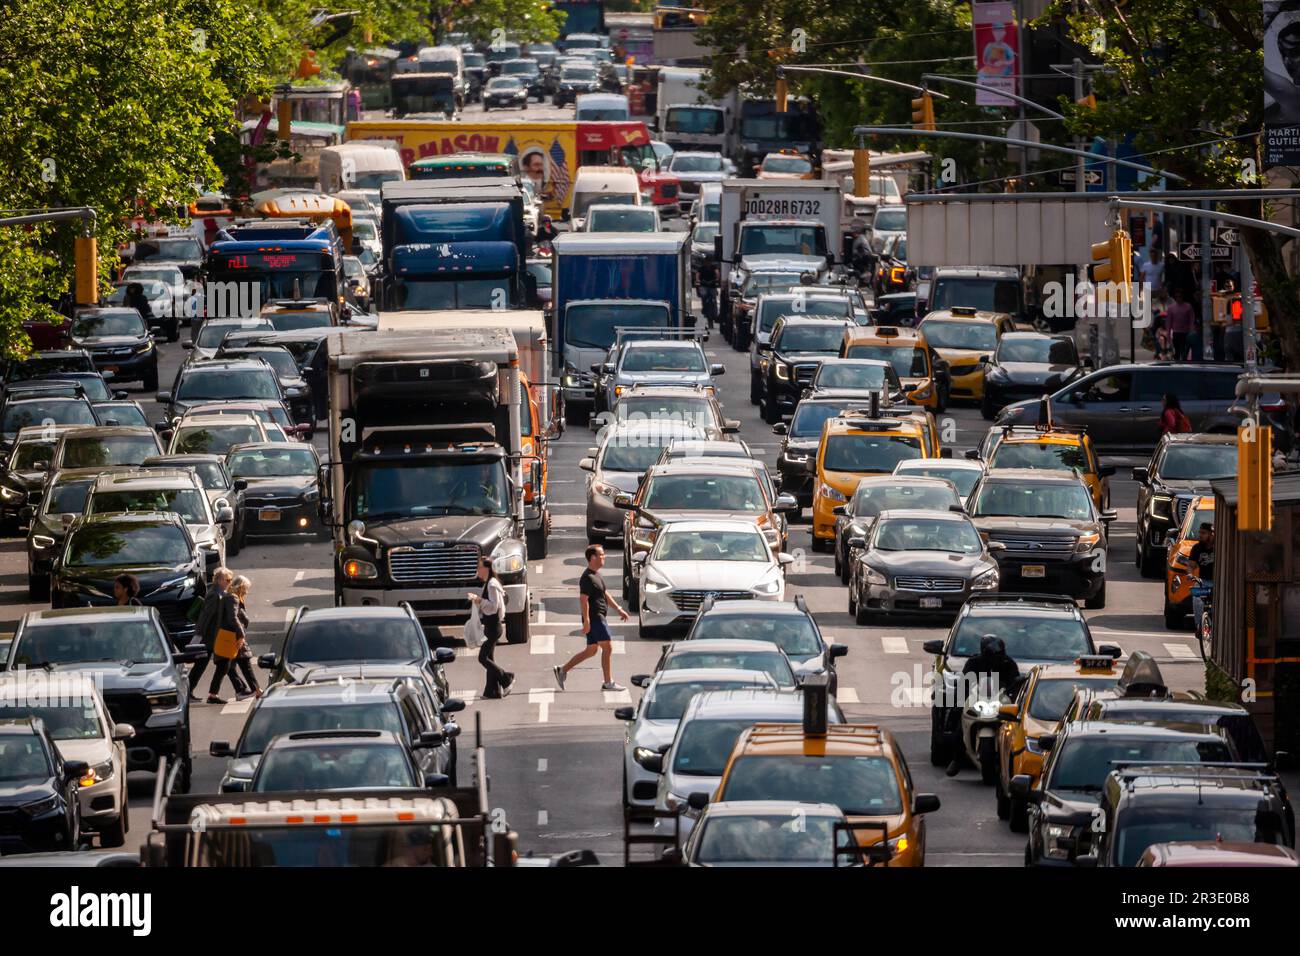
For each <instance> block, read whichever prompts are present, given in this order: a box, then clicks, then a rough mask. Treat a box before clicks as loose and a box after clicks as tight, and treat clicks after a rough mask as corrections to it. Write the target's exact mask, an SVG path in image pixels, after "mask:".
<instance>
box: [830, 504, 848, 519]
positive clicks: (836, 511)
mask: <svg viewBox="0 0 1300 956" xmlns="http://www.w3.org/2000/svg"><path fill="white" fill-rule="evenodd" d="M844 509H845V506H844V505H836V506H835V507H834V508H832V509H831V514H833V515H836V516H838V517H843V516H844V515H846V514H848V512H847V511H845V510H844Z"/></svg>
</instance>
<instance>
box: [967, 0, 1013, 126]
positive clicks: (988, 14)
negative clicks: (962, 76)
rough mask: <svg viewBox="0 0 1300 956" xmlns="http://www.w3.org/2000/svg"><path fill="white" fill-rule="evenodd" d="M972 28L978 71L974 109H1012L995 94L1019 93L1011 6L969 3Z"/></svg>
mask: <svg viewBox="0 0 1300 956" xmlns="http://www.w3.org/2000/svg"><path fill="white" fill-rule="evenodd" d="M971 20H972V23H973V25H974V29H975V63H976V66H977V69H978V72H977V75H976V81H975V82H976V83H978V84H979V86H980V88H979V89H978V90H977V91H976V93H975V103H976V105H977V106H1015V105H1016V104H1015V101H1014V100H1009V99H1007V98H1006V97H1005V96H999V95H998V93H999V92H1002V93H1012V94H1019V92H1020V90H1019V83H1018V82H1017V79H1018V77H1019V74H1020V58H1019V56H1018V55H1017V53H1016V51H1017V50H1018V49H1019V32H1018V31H1019V26H1018V24H1017V23H1016V5H1015V4H1014V3H972V4H971Z"/></svg>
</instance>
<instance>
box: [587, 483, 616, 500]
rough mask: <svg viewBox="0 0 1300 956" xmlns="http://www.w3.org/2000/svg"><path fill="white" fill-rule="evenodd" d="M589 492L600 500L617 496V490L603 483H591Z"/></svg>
mask: <svg viewBox="0 0 1300 956" xmlns="http://www.w3.org/2000/svg"><path fill="white" fill-rule="evenodd" d="M591 490H592V491H594V492H595V493H596V494H598V495H600V496H601V497H602V498H613V497H614V496H615V495H616V494H618V489H617V488H616V487H614V486H613V485H611V484H609V483H608V482H605V481H593V482H592V483H591Z"/></svg>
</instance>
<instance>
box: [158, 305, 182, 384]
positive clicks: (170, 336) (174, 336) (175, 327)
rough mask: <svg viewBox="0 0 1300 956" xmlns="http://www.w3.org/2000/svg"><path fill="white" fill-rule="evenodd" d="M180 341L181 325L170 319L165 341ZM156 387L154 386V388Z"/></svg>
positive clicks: (177, 321)
mask: <svg viewBox="0 0 1300 956" xmlns="http://www.w3.org/2000/svg"><path fill="white" fill-rule="evenodd" d="M180 340H181V323H180V320H179V319H172V320H171V321H170V322H168V323H167V341H168V342H179V341H180ZM155 387H156V386H155Z"/></svg>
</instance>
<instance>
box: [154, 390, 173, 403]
mask: <svg viewBox="0 0 1300 956" xmlns="http://www.w3.org/2000/svg"><path fill="white" fill-rule="evenodd" d="M154 401H156V402H157V403H158V404H159V405H170V404H171V402H172V393H171V392H159V393H158V394H157V395H155V396H154Z"/></svg>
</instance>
